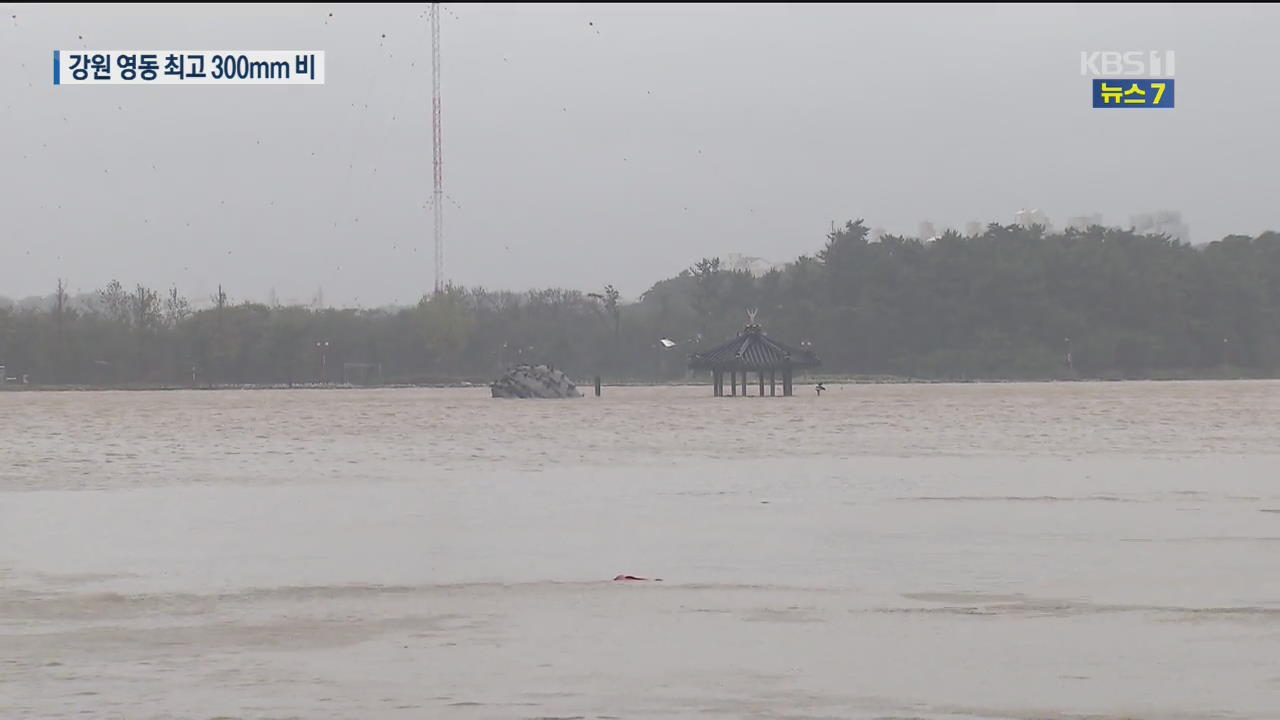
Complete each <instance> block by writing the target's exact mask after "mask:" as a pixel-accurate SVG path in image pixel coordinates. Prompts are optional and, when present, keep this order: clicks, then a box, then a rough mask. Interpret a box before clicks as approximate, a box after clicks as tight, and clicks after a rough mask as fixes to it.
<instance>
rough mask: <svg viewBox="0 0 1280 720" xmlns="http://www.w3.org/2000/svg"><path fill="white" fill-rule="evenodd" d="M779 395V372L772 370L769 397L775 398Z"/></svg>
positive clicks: (770, 372)
mask: <svg viewBox="0 0 1280 720" xmlns="http://www.w3.org/2000/svg"><path fill="white" fill-rule="evenodd" d="M777 394H778V371H777V370H770V371H769V397H773V396H775V395H777Z"/></svg>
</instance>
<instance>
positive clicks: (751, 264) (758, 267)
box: [720, 253, 786, 277]
mask: <svg viewBox="0 0 1280 720" xmlns="http://www.w3.org/2000/svg"><path fill="white" fill-rule="evenodd" d="M720 267H721V268H723V269H725V270H734V271H745V272H748V273H751V274H752V275H753V276H755V277H760V276H762V275H766V274H768V273H769V272H770V271H772V270H782V269H783V268H785V267H786V263H774V262H769V261H768V260H765V259H763V258H758V257H751V256H749V255H741V254H739V253H729V254H727V255H721V256H720Z"/></svg>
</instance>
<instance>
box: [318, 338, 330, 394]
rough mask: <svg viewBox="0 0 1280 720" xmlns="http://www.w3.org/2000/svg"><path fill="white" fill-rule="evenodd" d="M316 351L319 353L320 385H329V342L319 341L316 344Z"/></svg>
mask: <svg viewBox="0 0 1280 720" xmlns="http://www.w3.org/2000/svg"><path fill="white" fill-rule="evenodd" d="M316 349H318V350H319V351H320V384H321V385H328V384H329V366H328V360H329V357H328V356H329V341H328V340H321V341H319V342H317V343H316Z"/></svg>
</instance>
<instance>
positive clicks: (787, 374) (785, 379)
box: [782, 368, 791, 397]
mask: <svg viewBox="0 0 1280 720" xmlns="http://www.w3.org/2000/svg"><path fill="white" fill-rule="evenodd" d="M782 395H783V396H784V397H791V368H785V369H783V371H782Z"/></svg>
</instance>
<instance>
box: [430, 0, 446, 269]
mask: <svg viewBox="0 0 1280 720" xmlns="http://www.w3.org/2000/svg"><path fill="white" fill-rule="evenodd" d="M440 150H441V140H440V3H431V168H432V170H433V173H434V175H435V188H434V189H433V190H432V193H431V210H432V215H433V216H434V220H435V239H436V293H437V294H439V293H440V291H441V290H443V289H444V159H443V158H442V157H441V153H440Z"/></svg>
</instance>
